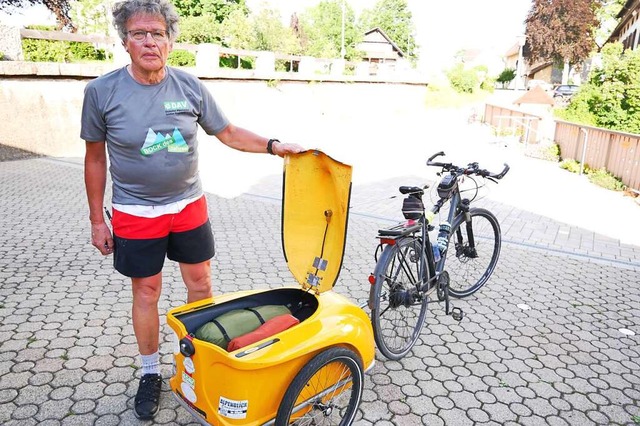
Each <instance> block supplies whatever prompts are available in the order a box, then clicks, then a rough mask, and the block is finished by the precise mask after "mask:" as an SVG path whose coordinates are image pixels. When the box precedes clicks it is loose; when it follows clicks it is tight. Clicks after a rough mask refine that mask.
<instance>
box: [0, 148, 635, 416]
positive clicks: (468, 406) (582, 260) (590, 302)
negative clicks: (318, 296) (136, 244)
mask: <svg viewBox="0 0 640 426" xmlns="http://www.w3.org/2000/svg"><path fill="white" fill-rule="evenodd" d="M0 147H1V146H0ZM0 151H1V149H0ZM81 170H82V168H81V166H80V165H78V166H70V165H69V164H63V163H60V162H57V161H56V160H44V159H29V160H19V161H12V162H9V163H2V162H0V174H2V176H3V186H2V189H1V190H0V193H2V197H0V213H1V214H0V229H3V230H6V231H4V232H5V233H4V234H0V342H1V343H0V372H1V373H2V375H1V376H0V424H3V425H13V424H15V425H19V426H23V425H29V424H34V425H36V424H37V425H74V424H82V425H85V424H94V425H116V424H117V425H129V424H130V425H136V424H139V421H138V420H137V419H135V417H134V416H133V413H132V411H131V407H132V400H133V395H134V394H135V390H136V388H137V380H138V379H137V377H138V376H139V370H137V369H136V367H137V366H138V365H139V361H138V353H137V345H136V341H135V337H134V335H133V329H132V325H131V321H130V305H131V289H130V283H129V282H128V280H127V279H125V278H123V277H122V276H120V275H118V274H117V273H116V272H114V271H113V267H112V265H111V261H112V259H109V258H103V257H101V256H98V255H97V254H96V253H95V252H94V251H93V249H92V247H91V246H90V245H89V242H88V237H87V235H86V232H87V226H86V214H87V212H86V200H85V195H84V188H83V183H82V173H81ZM5 183H7V184H8V185H5ZM400 184H402V183H400ZM394 185H395V184H394ZM395 186H396V187H393V188H391V189H392V190H393V191H396V190H397V186H398V185H395ZM358 191H362V192H360V195H358V196H359V197H360V199H364V200H370V199H380V197H379V196H376V194H378V195H379V194H380V191H381V188H380V183H376V184H375V185H373V184H372V185H371V186H370V187H368V188H359V189H358ZM358 191H356V190H355V189H354V191H353V194H352V200H354V198H353V197H355V196H356V195H357V194H356V192H358ZM42 193H47V194H49V193H56V194H59V197H57V198H56V199H55V200H52V201H51V204H50V205H49V206H47V208H43V207H40V206H39V202H38V200H39V199H40V194H42ZM275 193H276V196H279V195H278V194H279V192H278V191H275ZM208 197H209V199H210V200H211V203H210V207H211V216H212V217H215V218H216V221H213V225H214V232H215V234H216V246H217V249H218V255H217V256H216V258H215V259H214V268H213V279H214V283H215V284H214V285H215V288H214V290H215V291H216V293H218V294H219V293H221V292H228V291H238V290H240V289H251V288H253V287H254V286H255V283H256V282H260V283H266V285H268V286H269V288H278V287H281V286H282V285H285V284H289V283H292V280H291V276H290V273H289V271H288V269H287V266H286V264H285V263H284V260H283V259H281V258H278V257H277V256H275V255H274V253H276V254H279V253H281V248H280V247H279V244H280V241H279V240H278V238H273V235H279V232H280V231H279V229H278V222H279V220H280V204H279V202H271V201H261V200H258V199H253V198H250V197H249V196H242V197H238V198H235V199H223V198H220V197H216V196H213V195H211V194H208ZM58 200H62V201H58ZM398 202H400V204H401V199H395V200H390V203H388V205H385V206H376V209H377V210H378V211H380V212H388V213H384V214H389V215H394V214H395V213H396V211H397V210H398V209H399V204H398ZM393 203H396V204H397V205H394V206H392V204H393ZM352 205H353V202H352ZM488 206H490V207H489V208H490V209H491V210H493V211H495V212H496V213H498V214H499V217H500V218H501V219H500V220H501V224H503V223H504V224H505V226H503V235H504V238H505V240H504V241H503V250H502V253H501V258H500V263H499V264H498V267H497V268H496V271H495V272H494V274H493V276H492V277H491V280H490V281H489V283H487V285H486V286H485V287H484V288H483V289H482V290H481V291H480V292H479V293H477V294H476V295H474V296H473V297H470V298H467V299H461V300H456V301H454V303H455V305H456V306H460V307H461V308H462V309H464V311H465V319H464V320H463V321H462V322H460V323H456V322H455V321H453V320H452V319H451V318H450V317H446V316H444V312H443V309H442V306H440V305H438V304H437V303H432V304H431V305H430V309H429V311H428V314H427V324H426V325H425V328H424V330H423V331H422V334H421V335H420V338H419V339H418V343H417V344H416V346H415V347H414V348H413V350H412V351H411V353H410V354H409V355H408V356H407V357H405V358H403V359H402V360H400V361H388V360H386V359H384V357H382V356H381V354H380V353H379V352H378V353H377V358H376V365H375V367H374V369H373V370H372V371H370V372H369V373H368V374H367V375H366V376H365V391H364V394H363V398H362V403H361V405H360V408H359V411H358V417H357V420H356V422H355V424H356V425H363V426H368V425H376V426H384V425H402V426H404V425H414V424H415V425H422V424H427V425H429V426H439V425H449V424H452V425H466V424H469V425H474V426H475V425H491V426H495V425H499V426H516V425H534V426H539V425H543V424H544V425H576V424H577V425H589V424H603V425H608V424H621V425H622V424H625V425H626V424H629V422H631V415H632V414H636V413H637V409H636V410H635V411H632V410H634V409H635V408H637V407H638V406H640V378H639V377H640V376H638V374H637V371H638V369H640V363H639V362H638V361H637V360H638V359H640V350H639V349H638V348H639V347H640V340H639V339H640V338H639V337H638V335H640V333H637V331H638V330H635V331H636V335H635V336H626V337H625V336H623V335H622V334H621V333H620V332H619V331H618V329H620V328H622V327H625V328H629V329H632V330H634V327H635V326H636V321H635V318H637V317H638V310H637V306H638V302H640V288H639V287H638V286H637V285H635V284H636V283H637V276H638V272H639V271H640V262H638V259H640V248H639V247H633V246H624V247H623V246H622V245H620V244H619V243H618V242H617V241H613V240H610V239H607V238H600V237H599V236H596V235H594V234H593V233H592V232H589V231H586V230H579V229H577V228H576V227H574V226H571V225H568V224H561V223H558V222H554V221H553V220H551V219H549V218H545V217H541V216H537V215H535V214H533V213H530V212H525V211H522V210H518V209H517V208H515V207H512V206H506V205H502V204H500V203H497V202H494V201H493V200H490V203H489V204H488ZM352 210H353V209H352ZM363 211H364V210H363ZM9 217H13V218H20V219H21V220H19V221H17V222H15V221H14V223H12V224H11V225H9V224H8V223H7V222H6V220H7V219H6V218H9ZM507 221H508V223H509V224H510V226H506V222H507ZM32 223H42V225H41V226H39V227H37V228H33V226H32V225H27V224H32ZM45 223H46V226H45V225H44V224H45ZM385 223H386V222H385ZM380 226H381V225H380V221H378V220H377V219H372V218H371V217H365V216H364V215H363V214H360V215H358V214H354V213H353V212H352V214H351V215H350V224H349V238H348V239H347V246H346V253H345V258H344V260H343V266H342V270H341V275H340V280H339V282H338V283H337V285H336V292H338V293H340V294H343V295H345V296H346V297H348V298H351V299H353V300H354V301H356V302H361V301H364V300H366V299H367V297H368V284H367V283H366V277H367V276H368V274H369V273H370V272H371V268H372V267H373V256H372V246H373V243H374V241H373V236H374V235H375V232H376V230H377V229H378V228H379V227H380ZM59 229H65V233H61V232H59ZM560 230H568V237H567V236H566V235H564V236H562V235H561V238H555V236H557V235H558V232H560ZM238 235H240V238H238ZM45 240H46V241H47V244H54V245H55V246H56V247H64V249H63V250H54V251H51V250H46V247H45V245H44V244H43V241H45ZM247 247H249V248H250V250H252V251H251V253H250V254H251V255H250V256H248V253H247ZM544 247H548V248H549V249H546V250H545V249H543V248H544ZM616 247H617V248H616ZM623 253H624V256H625V257H626V258H627V259H630V261H631V262H632V263H634V262H635V264H637V265H636V266H634V265H631V266H630V265H628V264H622V263H620V262H618V263H616V259H617V257H620V256H622V254H623ZM576 254H581V256H576ZM597 256H604V257H605V258H606V259H608V263H603V262H602V261H599V260H597V259H595V257H597ZM540 265H544V267H541V266H540ZM163 272H164V274H165V280H164V286H165V289H163V290H164V291H163V295H162V298H161V302H160V309H161V310H162V311H163V312H164V311H166V310H167V309H170V308H171V307H174V306H177V305H180V304H183V303H185V300H186V290H185V288H184V285H183V284H182V282H181V277H180V271H179V268H177V267H176V266H175V265H174V264H172V262H167V264H166V265H165V268H164V270H163ZM559 283H561V284H560V285H559ZM522 303H526V304H527V305H528V307H529V309H527V310H524V309H521V308H520V307H518V306H519V304H522ZM161 324H162V332H161V340H160V341H161V350H162V352H163V354H162V357H161V362H162V371H163V374H164V375H165V377H166V378H168V377H169V376H170V374H171V373H170V372H171V371H172V367H171V364H172V362H173V357H172V356H171V354H170V351H171V350H172V348H173V345H174V342H173V340H172V339H173V333H172V331H171V330H170V328H169V327H168V326H167V325H166V318H164V316H161ZM34 410H35V411H34ZM154 424H167V425H174V424H175V425H181V426H182V425H195V424H196V422H195V419H194V418H193V417H191V416H190V415H189V414H188V413H187V412H186V411H185V410H183V409H182V408H181V407H180V406H179V405H178V404H177V402H176V401H174V399H173V398H172V397H171V396H170V394H169V391H168V384H167V382H165V383H164V384H163V394H162V400H161V411H160V413H159V414H158V416H157V417H156V419H155V421H154Z"/></svg>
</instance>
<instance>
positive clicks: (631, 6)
mask: <svg viewBox="0 0 640 426" xmlns="http://www.w3.org/2000/svg"><path fill="white" fill-rule="evenodd" d="M638 8H640V4H639V3H638V0H627V2H626V3H625V4H624V6H622V9H620V12H618V14H617V15H616V18H617V19H618V20H619V21H618V25H617V26H616V27H615V28H614V30H613V31H612V32H611V35H610V36H609V38H608V39H607V43H611V42H614V41H616V39H617V38H618V37H619V36H620V32H621V31H622V28H624V26H625V25H627V22H629V20H630V19H631V18H632V17H633V12H634V11H635V10H637V9H638Z"/></svg>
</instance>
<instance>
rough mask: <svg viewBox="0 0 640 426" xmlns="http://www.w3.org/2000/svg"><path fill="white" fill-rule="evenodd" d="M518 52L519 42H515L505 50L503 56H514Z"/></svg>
mask: <svg viewBox="0 0 640 426" xmlns="http://www.w3.org/2000/svg"><path fill="white" fill-rule="evenodd" d="M518 54H520V44H518V43H516V44H514V45H513V46H511V47H510V48H509V50H507V52H506V53H505V54H504V57H505V58H508V57H509V56H514V55H518Z"/></svg>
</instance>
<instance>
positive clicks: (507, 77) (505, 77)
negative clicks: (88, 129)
mask: <svg viewBox="0 0 640 426" xmlns="http://www.w3.org/2000/svg"><path fill="white" fill-rule="evenodd" d="M514 78H516V69H515V68H505V69H504V70H503V71H502V72H501V73H500V75H499V76H498V78H496V81H497V82H498V83H500V84H502V87H505V86H506V85H508V84H509V83H511V82H512V81H513V79H514Z"/></svg>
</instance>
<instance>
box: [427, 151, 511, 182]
mask: <svg viewBox="0 0 640 426" xmlns="http://www.w3.org/2000/svg"><path fill="white" fill-rule="evenodd" d="M441 155H445V154H444V152H443V151H440V152H437V153H435V154H433V155H432V156H431V157H429V159H428V160H427V166H435V167H442V170H444V171H448V172H452V173H454V174H457V175H478V176H482V177H486V178H489V179H491V180H494V181H496V180H500V179H502V178H503V177H504V175H506V174H507V172H508V171H509V169H510V167H509V165H508V164H507V163H504V168H503V169H502V171H501V172H500V173H492V172H490V171H489V170H487V169H481V168H480V166H479V165H478V163H477V162H474V163H469V164H467V166H466V167H460V166H456V165H454V164H453V163H440V162H435V161H433V160H434V159H435V158H436V157H439V156H441Z"/></svg>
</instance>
